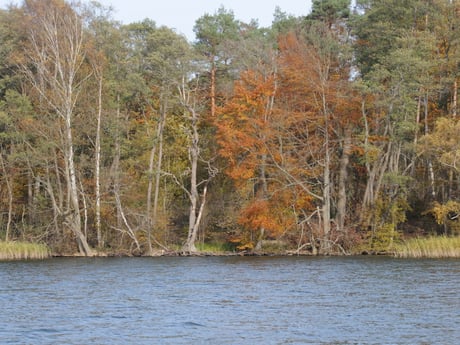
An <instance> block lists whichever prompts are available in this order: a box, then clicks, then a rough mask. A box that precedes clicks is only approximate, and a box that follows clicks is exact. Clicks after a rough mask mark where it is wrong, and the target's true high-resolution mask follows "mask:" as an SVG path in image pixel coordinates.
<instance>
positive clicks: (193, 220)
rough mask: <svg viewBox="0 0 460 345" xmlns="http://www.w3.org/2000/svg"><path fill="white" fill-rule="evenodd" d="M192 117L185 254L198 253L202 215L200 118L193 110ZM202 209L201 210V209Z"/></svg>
mask: <svg viewBox="0 0 460 345" xmlns="http://www.w3.org/2000/svg"><path fill="white" fill-rule="evenodd" d="M191 116H192V119H191V121H192V138H191V139H192V143H191V146H190V168H191V175H190V194H189V198H190V212H189V225H188V235H187V241H186V242H185V244H184V247H183V250H184V251H185V252H196V247H195V241H196V237H197V234H198V230H199V225H200V224H199V221H200V220H201V213H200V214H197V208H198V202H199V194H198V183H197V180H198V175H197V174H198V157H199V150H200V148H199V135H198V118H197V114H196V112H195V111H194V110H193V109H192V110H191ZM200 209H201V208H200Z"/></svg>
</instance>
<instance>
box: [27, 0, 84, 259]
mask: <svg viewBox="0 0 460 345" xmlns="http://www.w3.org/2000/svg"><path fill="white" fill-rule="evenodd" d="M25 11H26V15H27V17H26V18H27V22H26V25H27V32H28V43H29V46H28V47H27V48H26V49H27V50H26V57H27V60H26V62H25V63H24V65H23V68H24V72H25V74H26V75H27V77H28V78H29V80H30V81H31V83H32V85H33V87H34V88H35V90H36V91H37V92H38V94H39V97H40V100H41V102H43V103H44V104H46V105H47V107H48V108H49V109H50V111H51V112H52V113H53V114H55V115H56V116H57V118H58V120H59V124H60V125H61V131H60V133H61V136H62V137H61V140H62V143H63V144H62V152H63V155H64V158H65V163H66V164H65V179H66V182H67V191H68V194H69V195H68V196H69V198H68V199H69V200H70V202H69V203H68V204H67V205H66V207H67V210H65V211H64V210H61V211H60V212H61V213H62V215H64V216H65V223H66V224H68V225H69V227H70V229H71V230H72V232H73V234H74V235H75V237H76V240H77V244H78V248H79V251H80V253H81V254H84V255H87V256H90V255H92V249H91V248H90V246H89V244H88V241H87V238H86V235H85V234H84V233H83V231H82V216H81V212H80V193H79V190H78V183H77V172H76V167H75V158H74V152H75V148H74V133H73V127H72V125H73V120H74V116H75V107H76V103H77V100H78V97H79V94H80V91H81V87H82V85H83V83H84V81H85V80H86V79H87V78H88V77H89V76H90V72H87V71H84V68H83V66H84V63H85V57H86V56H85V47H84V35H83V25H82V20H81V18H80V17H79V15H78V13H77V12H76V11H75V9H74V8H72V7H71V6H70V5H68V4H67V3H65V2H64V1H61V0H44V1H38V0H28V1H26V2H25Z"/></svg>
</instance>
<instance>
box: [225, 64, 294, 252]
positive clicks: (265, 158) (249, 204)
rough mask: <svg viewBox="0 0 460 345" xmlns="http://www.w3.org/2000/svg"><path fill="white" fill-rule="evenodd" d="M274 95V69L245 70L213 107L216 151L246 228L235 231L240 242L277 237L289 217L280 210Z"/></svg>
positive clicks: (252, 243)
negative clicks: (229, 95)
mask: <svg viewBox="0 0 460 345" xmlns="http://www.w3.org/2000/svg"><path fill="white" fill-rule="evenodd" d="M275 95H276V76H275V75H274V74H270V75H264V74H263V73H261V72H255V71H251V70H250V71H246V72H243V73H242V74H241V78H240V80H238V81H237V82H236V83H235V86H234V95H233V97H232V98H231V99H230V100H229V102H227V104H226V105H225V106H223V107H221V108H220V109H219V112H218V113H219V119H218V121H217V122H216V126H217V138H218V143H219V145H220V150H219V153H220V156H221V157H222V158H224V159H225V160H226V161H227V162H228V163H227V168H226V173H227V175H228V176H229V177H230V178H231V179H232V180H233V181H234V182H235V185H236V187H237V189H238V192H239V194H240V195H241V196H242V197H243V199H244V202H243V203H244V204H243V205H242V209H241V212H240V217H239V220H238V222H239V224H240V225H242V226H243V227H244V228H245V229H246V230H248V231H246V232H243V233H242V234H241V236H239V237H238V242H239V243H240V244H241V247H246V248H253V247H254V246H255V247H256V249H260V247H261V243H262V240H263V239H264V238H265V237H266V236H267V237H269V238H273V237H276V236H277V235H279V234H281V233H282V232H283V230H284V229H286V227H287V226H288V223H289V222H288V221H287V220H286V217H285V216H283V214H285V213H286V212H288V211H287V210H288V209H289V205H288V204H287V203H286V202H283V199H285V196H286V193H285V192H283V186H282V185H280V180H279V179H278V178H277V176H278V175H279V172H278V169H277V165H278V164H279V160H280V157H279V155H276V154H274V152H276V151H277V144H278V137H279V134H280V128H281V124H280V122H279V121H280V119H279V118H277V112H275V111H274V101H275ZM277 160H278V162H277ZM284 201H286V200H284Z"/></svg>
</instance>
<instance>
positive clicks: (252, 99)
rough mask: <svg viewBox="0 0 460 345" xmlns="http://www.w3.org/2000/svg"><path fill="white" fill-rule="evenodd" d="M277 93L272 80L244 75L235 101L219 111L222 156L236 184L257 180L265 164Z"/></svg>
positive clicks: (271, 132)
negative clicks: (273, 106) (255, 178)
mask: <svg viewBox="0 0 460 345" xmlns="http://www.w3.org/2000/svg"><path fill="white" fill-rule="evenodd" d="M274 90H275V82H274V77H273V76H268V77H266V76H263V75H261V74H258V73H256V72H253V71H248V72H245V73H243V74H242V75H241V79H240V80H238V81H237V82H236V83H235V89H234V96H233V97H232V99H231V100H230V101H229V102H228V103H227V104H225V106H224V107H222V108H220V109H218V115H219V118H218V121H217V140H218V143H219V146H220V150H219V154H220V155H221V157H223V158H225V159H227V161H228V167H227V170H226V173H227V174H228V175H229V176H230V177H231V178H232V179H233V180H235V181H236V182H237V183H238V182H244V181H246V180H247V179H249V178H253V177H254V176H257V175H258V171H259V169H260V167H261V165H263V164H265V163H264V158H263V157H266V156H267V145H269V142H270V140H271V139H272V137H273V130H272V128H271V126H272V122H271V117H272V108H271V106H272V102H273V97H274V92H275V91H274Z"/></svg>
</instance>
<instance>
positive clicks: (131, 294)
mask: <svg viewBox="0 0 460 345" xmlns="http://www.w3.org/2000/svg"><path fill="white" fill-rule="evenodd" d="M459 341H460V261H459V260H399V259H393V258H387V257H355V258H349V257H347V258H334V257H332V258H309V257H300V258H298V257H291V258H271V257H249V258H244V257H229V258H119V259H118V258H117V259H116V258H106V259H102V258H97V259H83V258H72V259H52V260H47V261H29V262H3V263H0V344H34V345H35V344H38V345H39V344H82V345H83V344H85V345H86V344H111V345H112V344H459Z"/></svg>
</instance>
